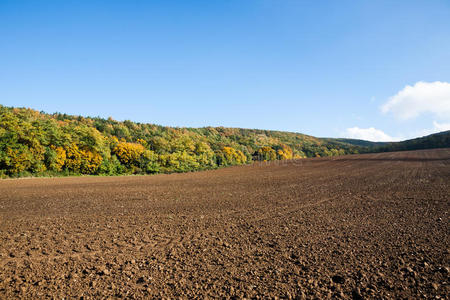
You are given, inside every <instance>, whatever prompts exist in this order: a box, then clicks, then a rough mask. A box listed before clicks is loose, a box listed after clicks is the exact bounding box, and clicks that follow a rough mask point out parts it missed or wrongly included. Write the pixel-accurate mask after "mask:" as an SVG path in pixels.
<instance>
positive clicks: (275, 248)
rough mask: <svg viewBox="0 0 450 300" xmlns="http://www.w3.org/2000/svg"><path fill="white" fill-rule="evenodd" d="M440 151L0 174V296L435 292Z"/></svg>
mask: <svg viewBox="0 0 450 300" xmlns="http://www.w3.org/2000/svg"><path fill="white" fill-rule="evenodd" d="M449 195H450V149H439V150H427V151H412V152H397V153H383V154H369V155H353V156H342V157H338V158H320V159H306V160H299V161H290V162H285V163H272V164H265V163H263V164H254V165H251V166H242V167H232V168H226V169H221V170H215V171H205V172H197V173H189V174H172V175H157V176H129V177H83V178H46V179H22V180H3V181H0V298H5V299H6V298H8V299H10V298H30V299H36V298H59V299H62V298H65V299H67V298H69V299H70V298H77V299H79V298H83V299H92V298H107V297H112V298H125V297H126V298H147V297H148V298H150V297H153V298H174V297H180V296H181V297H182V298H196V297H199V298H206V297H228V298H233V297H237V298H243V297H246V298H275V297H279V298H308V299H309V298H317V299H323V298H327V297H328V298H345V299H372V298H433V299H438V298H441V299H445V298H446V297H448V295H449V294H450V288H449V282H450V281H449V275H450V273H449V271H450V269H449V266H450V263H449V258H450V247H449V232H450V231H449V204H450V201H449V200H450V199H449Z"/></svg>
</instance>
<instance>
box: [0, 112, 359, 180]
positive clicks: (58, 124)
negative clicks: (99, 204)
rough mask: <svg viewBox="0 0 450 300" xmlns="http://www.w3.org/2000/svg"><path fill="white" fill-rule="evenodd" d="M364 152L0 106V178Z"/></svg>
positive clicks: (258, 134)
mask: <svg viewBox="0 0 450 300" xmlns="http://www.w3.org/2000/svg"><path fill="white" fill-rule="evenodd" d="M363 151H365V148H364V147H360V146H356V145H351V144H348V143H344V142H340V141H332V140H323V139H318V138H315V137H311V136H307V135H303V134H299V133H290V132H280V131H269V130H256V129H240V128H224V127H204V128H174V127H165V126H159V125H154V124H141V123H135V122H131V121H123V122H120V121H116V120H113V119H112V118H108V119H104V118H99V117H95V118H92V117H82V116H72V115H67V114H61V113H54V114H47V113H44V112H38V111H35V110H32V109H27V108H12V107H5V106H1V105H0V176H1V177H20V176H56V175H77V174H92V175H119V174H153V173H171V172H188V171H196V170H205V169H214V168H218V167H223V166H232V165H242V164H248V163H251V162H253V161H258V160H262V161H271V160H288V159H300V158H306V157H319V156H335V155H343V154H350V153H352V154H353V153H359V152H363Z"/></svg>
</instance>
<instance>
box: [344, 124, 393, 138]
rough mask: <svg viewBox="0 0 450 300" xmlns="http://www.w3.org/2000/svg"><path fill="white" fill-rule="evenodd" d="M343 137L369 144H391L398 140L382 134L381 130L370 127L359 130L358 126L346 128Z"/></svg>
mask: <svg viewBox="0 0 450 300" xmlns="http://www.w3.org/2000/svg"><path fill="white" fill-rule="evenodd" d="M344 135H345V136H346V137H348V138H351V139H358V140H366V141H371V142H393V141H398V140H399V139H398V138H394V137H391V136H389V135H388V134H386V133H384V132H383V131H382V130H379V129H376V128H373V127H370V128H359V127H358V126H355V127H352V128H347V129H346V130H345V133H344Z"/></svg>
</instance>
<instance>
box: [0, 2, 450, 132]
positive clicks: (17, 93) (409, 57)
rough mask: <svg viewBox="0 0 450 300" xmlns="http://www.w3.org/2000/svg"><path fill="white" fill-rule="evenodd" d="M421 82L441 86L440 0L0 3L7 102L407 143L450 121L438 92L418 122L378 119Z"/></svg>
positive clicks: (447, 58)
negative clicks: (400, 94)
mask: <svg viewBox="0 0 450 300" xmlns="http://www.w3.org/2000/svg"><path fill="white" fill-rule="evenodd" d="M421 81H423V82H425V83H430V89H433V88H434V86H433V85H432V84H431V83H434V82H436V81H440V82H441V83H448V82H450V1H448V0H441V1H435V0H422V1H415V0H405V1H400V0H398V1H392V0H387V1H383V0H377V1H369V0H367V1H354V0H352V1H288V0H283V1H280V0H272V1H264V0H261V1H246V0H238V1H211V0H209V1H125V0H124V1H111V0H109V1H92V0H91V1H67V0H65V1H45V0H42V1H17V0H11V1H8V0H0V104H3V105H6V106H18V107H31V108H34V109H37V110H44V111H46V112H56V111H58V112H65V113H69V114H80V115H85V116H86V115H88V116H102V117H108V116H112V117H113V118H114V119H117V120H125V119H130V120H132V121H138V122H147V123H156V124H161V125H169V126H189V127H200V126H208V125H211V126H229V127H244V128H262V129H276V130H286V131H296V132H302V133H306V134H311V135H315V136H332V137H338V136H339V137H342V136H350V135H351V134H350V133H351V132H352V131H351V130H349V128H353V129H354V130H356V131H358V130H359V129H364V130H366V129H368V128H370V127H373V128H374V130H375V131H376V133H377V134H380V132H381V131H382V132H384V134H386V135H389V136H390V137H392V138H407V137H412V136H417V135H420V134H421V133H428V132H431V131H432V130H433V126H434V127H435V129H436V127H437V128H444V127H445V126H447V125H448V124H449V122H450V120H449V119H450V112H449V114H448V115H447V114H446V113H445V112H447V111H446V110H445V109H446V108H447V105H448V104H449V101H450V98H448V99H447V98H446V95H447V94H445V93H446V92H445V91H444V92H442V93H444V94H442V93H441V94H440V96H439V97H440V99H441V100H439V101H441V102H440V104H439V103H438V104H437V105H438V106H437V107H434V110H432V109H431V110H430V109H427V107H426V106H427V105H428V104H427V102H426V101H427V100H426V99H428V98H426V99H425V100H422V101H423V103H422V106H425V108H423V107H422V110H421V111H420V112H419V114H418V115H417V116H416V117H413V118H408V119H401V118H399V117H398V116H396V114H397V115H398V114H400V113H399V112H398V111H397V112H395V111H394V110H391V111H389V110H388V111H387V112H385V113H383V112H382V109H381V107H382V105H383V104H385V103H386V102H388V101H389V99H390V97H392V96H394V95H396V94H397V93H398V92H399V91H401V90H402V89H404V88H405V86H407V85H411V86H414V85H415V84H416V83H417V82H421ZM444 88H445V87H444ZM433 91H434V90H432V91H431V92H430V93H431V95H434V94H433ZM419 93H420V92H419ZM411 97H413V96H411ZM413 98H414V97H413ZM408 99H409V98H408ZM408 99H406V100H405V99H400V100H399V101H400V102H401V101H403V102H402V103H403V104H402V105H403V106H404V107H408V106H410V105H409V104H408V101H410V100H408ZM414 99H415V98H414ZM405 101H406V102H405ZM414 101H415V100H414ZM414 101H413V102H414ZM418 101H419V102H420V100H418ZM436 101H437V102H439V101H438V100H436ZM416 102H417V101H416ZM439 105H441V106H439ZM442 107H444V113H442ZM396 109H398V110H401V109H403V108H402V107H401V105H400V106H399V107H396ZM436 111H441V113H440V114H439V113H438V112H436ZM355 127H358V128H357V129H355ZM372 131H373V130H372ZM435 131H436V130H435ZM363 133H364V132H363ZM365 133H366V134H369V135H370V132H369V131H367V132H365ZM369 137H370V136H369ZM372 139H377V138H376V137H375V138H372ZM378 139H380V138H378Z"/></svg>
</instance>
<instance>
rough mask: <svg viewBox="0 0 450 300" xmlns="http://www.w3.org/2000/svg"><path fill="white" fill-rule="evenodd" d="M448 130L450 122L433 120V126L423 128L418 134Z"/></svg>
mask: <svg viewBox="0 0 450 300" xmlns="http://www.w3.org/2000/svg"><path fill="white" fill-rule="evenodd" d="M447 130H450V123H438V122H436V121H433V128H430V129H424V130H421V131H420V132H419V133H418V136H424V135H429V134H433V133H438V132H442V131H447Z"/></svg>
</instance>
